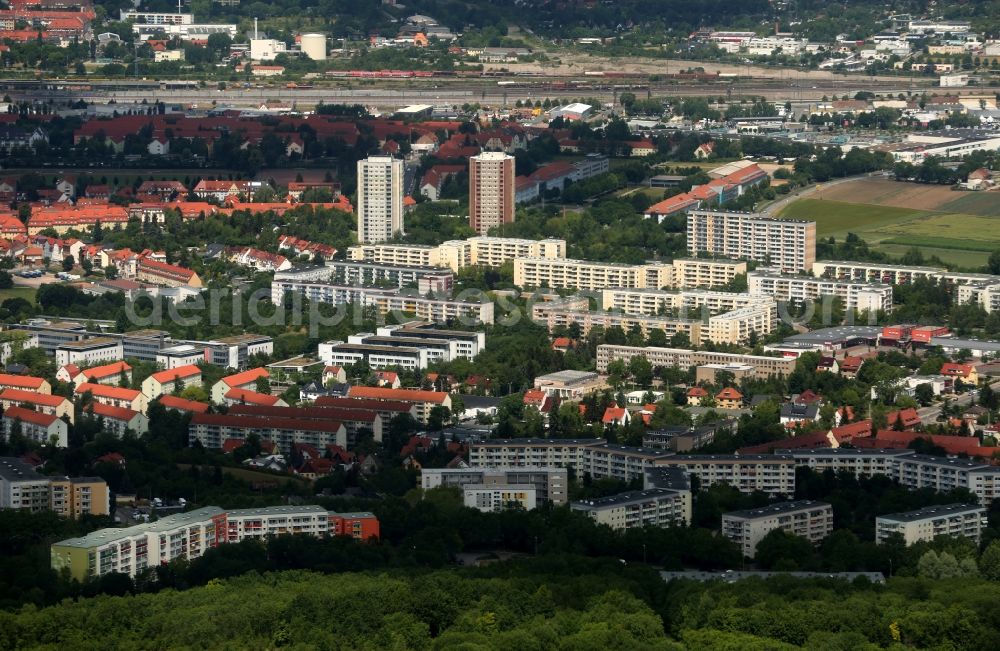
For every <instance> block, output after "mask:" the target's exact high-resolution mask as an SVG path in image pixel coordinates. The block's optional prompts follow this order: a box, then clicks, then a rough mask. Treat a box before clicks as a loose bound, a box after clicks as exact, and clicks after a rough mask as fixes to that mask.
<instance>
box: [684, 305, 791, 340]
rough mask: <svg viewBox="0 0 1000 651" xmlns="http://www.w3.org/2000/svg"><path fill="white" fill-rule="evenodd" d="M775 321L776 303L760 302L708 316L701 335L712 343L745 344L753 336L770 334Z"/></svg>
mask: <svg viewBox="0 0 1000 651" xmlns="http://www.w3.org/2000/svg"><path fill="white" fill-rule="evenodd" d="M777 322H778V306H777V304H776V303H774V302H773V301H768V302H766V303H765V302H761V303H757V304H754V305H747V306H746V307H741V308H738V309H735V310H731V311H729V312H723V313H722V314H716V315H714V316H711V317H709V318H708V330H707V331H706V330H705V329H704V328H703V329H702V337H703V339H704V340H706V341H710V342H712V343H713V344H747V343H750V342H751V340H752V339H753V338H754V337H763V336H766V335H769V334H771V332H772V331H773V330H774V328H775V327H776V326H777Z"/></svg>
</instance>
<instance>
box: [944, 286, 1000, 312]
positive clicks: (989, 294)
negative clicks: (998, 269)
mask: <svg viewBox="0 0 1000 651" xmlns="http://www.w3.org/2000/svg"><path fill="white" fill-rule="evenodd" d="M955 302H956V303H958V304H959V305H969V304H973V305H978V306H979V307H981V308H983V310H984V311H985V312H986V313H987V314H992V313H993V312H996V311H997V310H1000V282H996V283H977V284H975V285H959V286H958V288H957V290H956V292H955Z"/></svg>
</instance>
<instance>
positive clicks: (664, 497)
mask: <svg viewBox="0 0 1000 651" xmlns="http://www.w3.org/2000/svg"><path fill="white" fill-rule="evenodd" d="M570 508H571V509H572V510H574V511H578V512H580V513H584V514H586V515H587V516H589V517H590V519H592V520H593V521H594V522H596V523H597V524H603V525H606V526H608V527H611V528H612V529H615V530H622V529H636V528H641V527H686V526H688V525H689V524H690V522H691V491H690V490H669V489H664V488H650V489H647V490H641V491H627V492H625V493H619V494H617V495H610V496H608V497H601V498H596V499H590V500H583V501H579V502H573V503H572V504H571V505H570Z"/></svg>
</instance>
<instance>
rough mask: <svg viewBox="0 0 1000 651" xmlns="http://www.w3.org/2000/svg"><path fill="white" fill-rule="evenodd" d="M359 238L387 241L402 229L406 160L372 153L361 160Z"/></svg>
mask: <svg viewBox="0 0 1000 651" xmlns="http://www.w3.org/2000/svg"><path fill="white" fill-rule="evenodd" d="M357 214H358V241H359V242H384V241H386V240H390V239H392V237H393V236H394V235H396V234H397V233H402V232H403V161H402V159H398V158H393V157H391V156H369V157H368V158H366V159H365V160H359V161H358V208H357Z"/></svg>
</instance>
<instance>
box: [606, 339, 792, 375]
mask: <svg viewBox="0 0 1000 651" xmlns="http://www.w3.org/2000/svg"><path fill="white" fill-rule="evenodd" d="M633 357H645V358H646V359H647V360H649V363H650V364H652V365H653V367H654V368H656V367H657V366H663V367H678V368H690V367H692V366H704V365H708V364H721V365H740V366H751V367H753V374H752V375H753V377H755V378H757V379H767V378H769V377H776V376H777V377H783V376H786V375H788V374H789V373H791V372H792V371H793V370H795V360H794V359H791V358H787V357H766V356H763V355H741V354H738V353H717V352H710V351H702V350H688V349H685V348H658V347H654V346H646V347H642V346H620V345H611V344H602V345H600V346H598V347H597V371H598V372H599V373H606V372H607V370H608V364H610V363H611V362H613V361H616V360H622V361H625V362H627V361H629V360H630V359H632V358H633Z"/></svg>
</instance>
